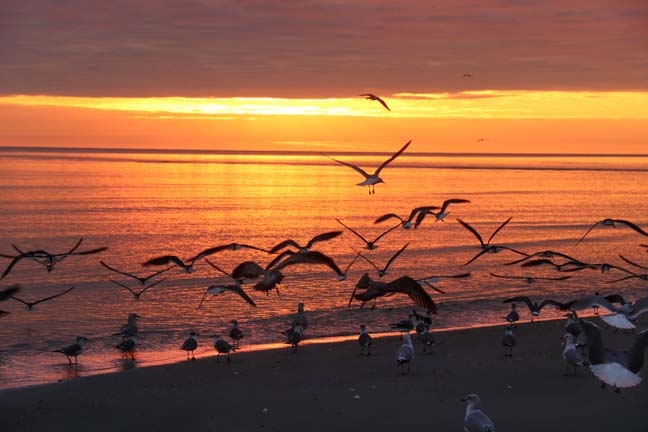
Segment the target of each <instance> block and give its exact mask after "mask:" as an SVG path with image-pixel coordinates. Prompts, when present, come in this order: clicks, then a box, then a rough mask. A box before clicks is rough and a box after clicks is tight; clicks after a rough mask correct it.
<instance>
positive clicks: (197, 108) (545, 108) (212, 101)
mask: <svg viewBox="0 0 648 432" xmlns="http://www.w3.org/2000/svg"><path fill="white" fill-rule="evenodd" d="M384 99H385V100H386V102H387V103H388V105H389V106H390V108H391V111H387V110H385V109H384V108H383V107H382V106H381V105H380V104H379V103H377V102H374V101H368V100H365V99H364V98H363V97H362V96H358V97H353V98H329V99H284V98H242V97H232V98H189V97H148V98H112V97H72V96H27V95H15V96H4V97H0V105H18V106H49V107H68V108H85V109H93V110H104V111H122V112H128V113H129V115H133V116H145V117H152V118H160V119H164V118H167V119H169V118H181V119H192V118H197V119H209V118H212V119H217V120H226V119H229V118H241V117H253V116H326V117H327V116H334V117H386V118H395V119H397V118H477V119H478V118H483V119H489V118H509V119H533V118H544V119H587V118H607V119H619V118H626V119H640V118H648V111H646V110H645V109H644V107H646V106H648V92H574V91H523V90H481V91H463V92H457V93H398V94H395V95H391V96H385V97H384Z"/></svg>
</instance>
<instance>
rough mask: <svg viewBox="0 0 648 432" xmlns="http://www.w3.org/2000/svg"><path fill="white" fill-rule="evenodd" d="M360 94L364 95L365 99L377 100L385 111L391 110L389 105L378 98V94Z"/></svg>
mask: <svg viewBox="0 0 648 432" xmlns="http://www.w3.org/2000/svg"><path fill="white" fill-rule="evenodd" d="M360 96H365V99H369V100H375V101H378V102H380V103H381V104H382V106H384V107H385V108H387V111H391V109H389V107H388V106H387V104H386V103H385V101H384V100H382V99H381V98H379V97H378V96H376V95H375V94H372V93H363V94H361V95H360Z"/></svg>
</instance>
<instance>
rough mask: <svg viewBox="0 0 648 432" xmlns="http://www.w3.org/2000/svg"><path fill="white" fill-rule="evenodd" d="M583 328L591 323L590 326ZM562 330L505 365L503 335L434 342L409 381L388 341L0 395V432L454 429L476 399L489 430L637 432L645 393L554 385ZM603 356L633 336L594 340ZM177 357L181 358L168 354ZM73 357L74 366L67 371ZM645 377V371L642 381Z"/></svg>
mask: <svg viewBox="0 0 648 432" xmlns="http://www.w3.org/2000/svg"><path fill="white" fill-rule="evenodd" d="M592 321H594V322H597V323H599V324H600V321H599V320H598V319H597V318H592ZM563 326H564V321H543V322H539V323H533V324H530V323H526V324H521V325H519V326H518V328H517V329H516V331H515V336H516V338H517V341H518V345H517V346H516V347H515V349H514V351H513V357H510V358H509V357H504V355H503V349H502V346H501V340H502V336H503V334H504V327H503V326H502V327H490V328H477V329H470V330H457V331H449V332H435V333H434V335H435V338H436V342H437V343H436V345H435V346H434V348H433V350H432V353H431V354H424V353H423V352H422V346H421V345H420V344H418V343H417V340H416V336H413V340H414V345H415V348H416V357H415V358H414V360H413V362H412V364H411V371H410V373H409V374H405V373H403V372H402V371H401V370H400V369H399V367H398V366H397V364H396V361H395V358H396V352H397V350H398V348H399V346H400V339H399V337H398V336H397V335H395V336H390V337H384V338H380V339H375V340H374V347H373V350H372V355H371V356H368V357H367V356H360V355H359V347H358V344H357V342H356V341H355V340H354V341H347V342H337V343H328V344H316V343H314V341H309V340H306V341H305V342H304V344H303V345H301V346H300V347H299V348H298V350H297V352H294V353H293V352H292V351H291V348H290V347H289V346H286V347H285V348H284V349H277V350H267V351H250V352H245V348H244V347H243V349H242V350H241V351H240V352H237V353H235V354H234V355H232V361H231V362H230V363H228V362H227V361H225V359H224V358H222V357H221V359H220V360H218V359H217V358H216V357H215V356H210V357H206V358H198V359H197V360H196V361H183V362H181V363H177V364H171V365H163V366H154V367H146V368H132V369H129V370H125V371H123V372H119V373H113V374H107V375H97V376H89V377H82V378H74V379H70V380H66V381H63V382H60V383H55V384H48V385H43V386H35V387H28V388H22V389H9V390H4V391H2V392H0V425H2V430H3V431H5V430H6V431H28V430H33V431H37V430H48V431H58V430H61V431H62V430H66V431H70V430H72V431H74V430H91V431H116V430H139V431H143V430H157V431H189V430H191V431H212V430H213V431H216V430H218V431H234V430H238V431H284V432H286V431H288V432H289V431H324V430H326V431H331V430H336V431H347V430H348V431H359V430H371V431H390V432H393V431H396V430H408V429H410V428H415V430H438V431H452V430H455V431H460V430H462V429H463V417H464V413H465V404H464V403H463V402H461V401H460V399H461V398H462V397H463V396H465V395H466V394H468V393H477V394H479V395H480V396H481V398H482V401H483V408H484V411H485V412H486V413H487V414H488V415H489V416H490V417H491V418H492V419H493V421H494V422H495V425H496V427H497V430H498V431H500V432H501V431H527V432H531V431H543V432H545V431H547V430H555V431H560V430H588V431H595V430H614V431H646V430H648V383H647V382H642V383H641V384H640V385H639V386H637V387H635V388H632V389H626V390H623V391H621V392H620V393H618V394H617V393H615V392H614V391H613V390H612V389H610V388H606V389H601V385H600V382H599V381H598V380H597V379H596V378H595V377H594V376H593V375H592V374H591V373H590V372H589V371H588V370H586V369H581V370H579V371H578V373H577V374H576V376H564V375H563V373H564V370H565V365H564V363H563V360H562V357H561V352H562V346H561V340H560V336H561V334H562V329H563ZM603 337H604V341H605V343H606V345H608V346H611V347H618V348H623V347H629V346H630V344H631V342H632V340H633V336H632V335H629V334H621V333H617V334H615V333H614V332H613V331H612V330H605V331H604V334H603ZM182 355H184V354H183V353H182V352H180V353H179V356H182ZM82 361H83V356H80V357H79V362H82ZM644 375H645V372H644Z"/></svg>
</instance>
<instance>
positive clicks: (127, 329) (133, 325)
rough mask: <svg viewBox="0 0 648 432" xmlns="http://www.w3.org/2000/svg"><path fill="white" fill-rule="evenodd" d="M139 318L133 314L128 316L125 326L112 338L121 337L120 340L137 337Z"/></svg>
mask: <svg viewBox="0 0 648 432" xmlns="http://www.w3.org/2000/svg"><path fill="white" fill-rule="evenodd" d="M138 318H141V317H140V316H139V315H137V314H135V313H131V314H128V319H127V322H126V324H124V325H123V326H121V327H120V328H119V332H117V333H115V334H113V336H121V337H122V339H126V338H128V337H133V336H137V330H138V329H137V319H138Z"/></svg>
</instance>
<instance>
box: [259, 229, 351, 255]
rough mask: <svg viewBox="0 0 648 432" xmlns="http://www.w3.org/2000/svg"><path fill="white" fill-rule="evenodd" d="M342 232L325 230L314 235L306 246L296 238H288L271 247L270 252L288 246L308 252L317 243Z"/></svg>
mask: <svg viewBox="0 0 648 432" xmlns="http://www.w3.org/2000/svg"><path fill="white" fill-rule="evenodd" d="M340 234H342V231H329V232H325V233H322V234H318V235H316V236H315V237H313V238H312V239H310V240H309V241H308V243H306V245H305V246H302V245H300V244H299V243H297V242H296V241H295V240H292V239H287V240H284V241H282V242H281V243H279V244H277V245H276V246H274V247H273V248H271V249H270V251H269V252H270V253H276V252H279V251H280V250H281V249H285V248H286V247H288V246H293V247H295V248H297V250H298V251H299V252H306V251H309V250H310V248H312V247H313V245H314V244H315V243H317V242H322V241H326V240H331V239H334V238H335V237H337V236H339V235H340Z"/></svg>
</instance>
